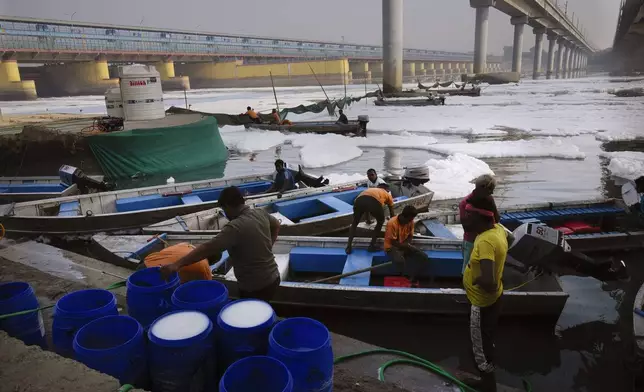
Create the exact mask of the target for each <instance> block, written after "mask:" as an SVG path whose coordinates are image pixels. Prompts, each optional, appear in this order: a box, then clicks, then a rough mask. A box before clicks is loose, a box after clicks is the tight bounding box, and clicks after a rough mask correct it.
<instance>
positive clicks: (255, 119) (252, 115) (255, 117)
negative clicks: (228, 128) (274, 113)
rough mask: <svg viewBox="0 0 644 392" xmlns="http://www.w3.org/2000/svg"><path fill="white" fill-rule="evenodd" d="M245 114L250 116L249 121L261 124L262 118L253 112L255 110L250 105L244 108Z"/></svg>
mask: <svg viewBox="0 0 644 392" xmlns="http://www.w3.org/2000/svg"><path fill="white" fill-rule="evenodd" d="M242 114H244V113H242ZM245 114H247V115H248V117H250V119H251V121H252V122H254V123H256V124H261V123H262V119H261V118H260V117H259V115H258V114H257V113H256V112H255V110H253V108H251V107H250V106H248V107H247V108H246V113H245Z"/></svg>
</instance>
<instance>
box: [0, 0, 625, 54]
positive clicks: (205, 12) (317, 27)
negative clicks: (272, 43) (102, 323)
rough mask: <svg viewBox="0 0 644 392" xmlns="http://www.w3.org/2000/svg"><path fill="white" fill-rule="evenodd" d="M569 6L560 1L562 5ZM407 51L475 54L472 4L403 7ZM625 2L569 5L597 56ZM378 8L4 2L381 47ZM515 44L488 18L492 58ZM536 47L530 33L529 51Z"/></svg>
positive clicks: (27, 9)
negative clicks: (470, 52) (583, 27)
mask: <svg viewBox="0 0 644 392" xmlns="http://www.w3.org/2000/svg"><path fill="white" fill-rule="evenodd" d="M564 2H565V0H559V3H564ZM404 4H405V10H404V20H405V32H404V34H405V37H404V40H405V47H408V48H419V49H437V50H453V51H465V52H466V51H471V50H472V49H473V42H474V9H472V8H470V6H469V1H468V0H405V3H404ZM619 4H620V0H569V4H568V10H569V13H572V12H573V11H574V12H575V14H576V15H577V16H579V18H580V20H581V23H583V24H584V25H585V26H586V28H587V29H588V30H589V33H588V35H589V38H590V39H591V41H592V42H593V43H594V44H595V46H597V47H598V48H600V49H601V48H606V47H609V46H611V45H612V41H613V36H614V34H615V25H616V22H617V14H618V11H619ZM381 8H382V6H381V1H380V0H324V1H311V0H242V1H232V0H182V1H176V0H100V1H99V0H0V15H9V16H28V17H34V18H47V19H61V20H69V19H70V17H71V15H72V14H73V13H74V12H76V14H75V15H74V20H75V21H84V22H99V23H100V22H104V23H111V24H119V25H134V26H138V25H139V23H140V22H141V18H144V20H143V25H144V26H150V27H165V28H177V29H187V30H202V31H209V32H220V33H236V34H249V35H262V36H276V37H289V38H302V39H317V40H330V41H341V40H342V37H343V36H344V38H345V40H346V41H347V42H355V43H364V44H381V43H382V29H381V11H382V10H381ZM528 33H529V34H528ZM511 44H512V26H511V25H510V18H509V17H508V16H507V15H505V14H502V13H501V12H499V11H496V10H492V11H491V12H490V36H489V51H490V53H496V54H500V53H501V52H502V49H503V46H505V45H511ZM532 45H534V38H533V34H532V30H531V29H526V34H525V39H524V50H527V49H528V48H530V47H531V46H532Z"/></svg>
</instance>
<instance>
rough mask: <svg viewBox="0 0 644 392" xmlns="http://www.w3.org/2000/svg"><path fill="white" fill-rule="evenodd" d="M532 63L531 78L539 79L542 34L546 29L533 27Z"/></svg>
mask: <svg viewBox="0 0 644 392" xmlns="http://www.w3.org/2000/svg"><path fill="white" fill-rule="evenodd" d="M533 31H534V64H533V66H532V79H535V80H537V79H539V77H540V76H541V55H542V52H543V35H544V34H545V32H546V29H542V28H539V29H534V30H533Z"/></svg>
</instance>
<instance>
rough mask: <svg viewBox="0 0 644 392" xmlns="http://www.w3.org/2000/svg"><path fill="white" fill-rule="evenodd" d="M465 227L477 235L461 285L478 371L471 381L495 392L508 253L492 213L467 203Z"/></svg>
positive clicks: (506, 244) (504, 234) (485, 390)
mask: <svg viewBox="0 0 644 392" xmlns="http://www.w3.org/2000/svg"><path fill="white" fill-rule="evenodd" d="M466 208H467V210H468V213H469V214H470V220H469V225H470V226H469V228H470V230H473V231H474V232H475V233H476V234H477V235H476V239H475V240H474V249H473V250H472V256H471V258H470V262H469V263H468V264H467V267H466V268H465V273H464V275H463V286H464V287H465V292H466V294H467V299H468V301H469V302H470V304H471V307H470V339H471V341H472V352H473V354H474V361H475V363H476V367H477V368H478V370H479V371H480V374H481V380H480V382H479V383H480V385H472V386H473V387H474V388H476V389H478V390H480V391H482V392H496V376H495V375H494V370H495V366H494V356H495V346H494V340H495V336H496V331H497V327H498V320H499V315H500V313H501V297H502V295H503V281H502V279H501V278H502V277H503V269H504V267H505V259H506V256H507V253H508V240H507V234H506V231H505V229H504V228H503V226H501V225H500V224H498V223H495V222H496V221H495V217H494V213H493V212H491V211H488V210H484V209H481V208H476V207H474V206H472V205H471V204H468V205H467V207H466Z"/></svg>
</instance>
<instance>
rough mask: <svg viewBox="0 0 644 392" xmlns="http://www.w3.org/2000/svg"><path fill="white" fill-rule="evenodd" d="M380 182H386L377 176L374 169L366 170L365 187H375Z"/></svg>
mask: <svg viewBox="0 0 644 392" xmlns="http://www.w3.org/2000/svg"><path fill="white" fill-rule="evenodd" d="M380 184H386V182H385V180H383V179H382V178H380V177H378V173H376V169H369V170H367V187H368V188H377V187H378V185H380Z"/></svg>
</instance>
